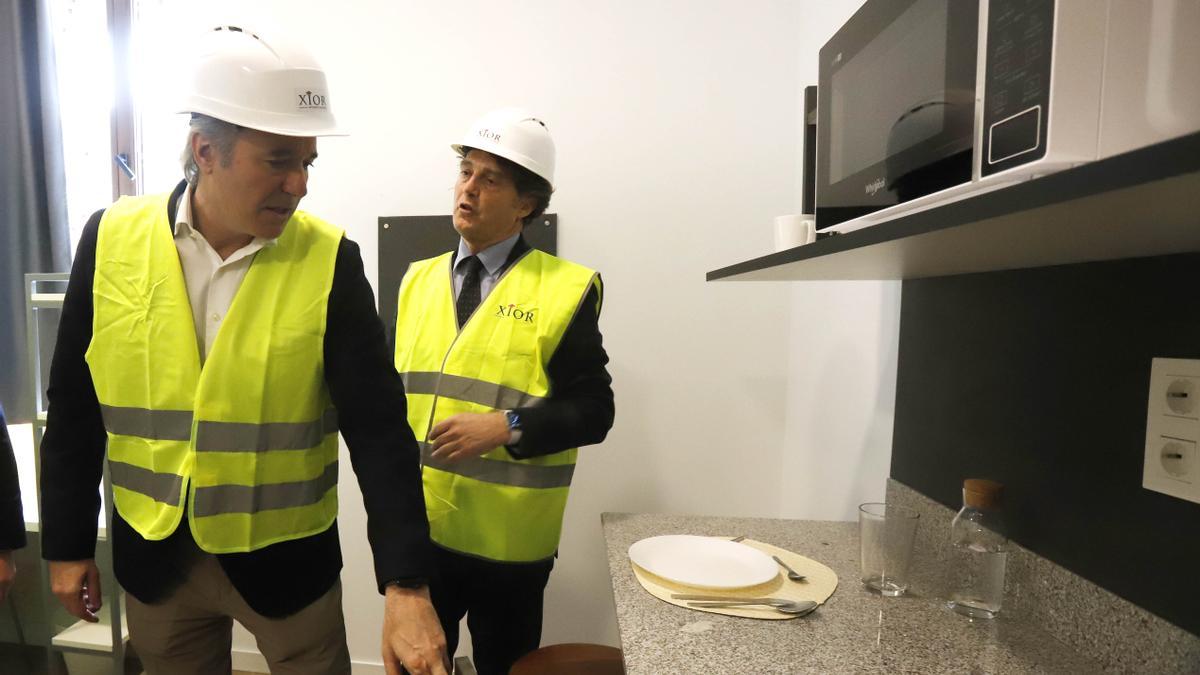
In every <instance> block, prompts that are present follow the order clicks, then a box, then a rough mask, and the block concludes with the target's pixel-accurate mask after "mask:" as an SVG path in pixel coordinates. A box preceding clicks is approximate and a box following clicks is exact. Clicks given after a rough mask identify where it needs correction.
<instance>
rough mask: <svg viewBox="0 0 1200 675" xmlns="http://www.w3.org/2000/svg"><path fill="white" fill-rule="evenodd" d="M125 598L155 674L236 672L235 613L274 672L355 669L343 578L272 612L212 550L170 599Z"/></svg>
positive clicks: (133, 633) (133, 635) (145, 661)
mask: <svg viewBox="0 0 1200 675" xmlns="http://www.w3.org/2000/svg"><path fill="white" fill-rule="evenodd" d="M126 599H127V605H126V607H127V609H126V611H127V612H128V615H129V639H130V641H132V642H133V647H134V649H136V650H137V654H138V656H139V657H141V659H142V665H143V666H145V668H146V673H148V675H193V674H194V675H218V674H220V673H229V672H230V671H231V670H232V661H231V656H230V652H231V650H232V646H233V645H232V643H233V621H234V620H235V619H236V620H237V622H238V623H240V624H242V625H243V626H245V627H246V630H248V631H250V633H252V634H253V635H254V638H255V640H256V641H257V642H258V649H259V651H260V652H262V655H263V656H264V657H266V660H267V664H268V665H269V666H270V668H271V673H272V674H273V675H292V674H295V675H310V674H314V675H315V674H316V673H320V674H321V675H326V674H327V673H341V674H345V675H349V673H350V652H349V649H348V648H347V647H346V625H345V621H344V620H343V617H342V584H341V582H340V581H339V582H337V583H335V584H334V585H333V588H331V589H329V592H328V593H326V594H325V595H323V596H321V597H320V598H317V600H316V601H314V602H313V603H312V604H311V605H309V606H308V607H305V608H304V609H302V610H300V611H299V612H297V613H295V614H293V615H291V616H288V617H284V618H282V619H270V618H267V617H265V616H262V615H261V614H258V613H257V612H255V611H254V610H252V609H250V606H249V605H247V604H246V601H245V600H243V599H242V596H241V594H239V593H238V592H237V590H236V589H235V588H234V587H233V584H231V583H229V578H228V577H227V576H225V571H224V570H222V569H221V564H220V563H219V562H217V559H216V558H215V557H213V556H211V555H207V554H205V555H202V556H201V558H200V560H198V561H197V562H196V564H195V566H194V567H192V570H191V572H190V573H189V575H188V579H187V581H185V582H184V583H183V585H182V586H180V587H179V588H178V589H176V590H175V592H174V593H172V594H171V597H169V598H167V599H166V600H164V601H162V602H159V603H155V604H152V605H148V604H145V603H142V602H138V600H137V599H136V598H134V597H133V596H132V595H127V596H126Z"/></svg>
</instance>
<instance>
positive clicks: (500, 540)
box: [395, 109, 614, 675]
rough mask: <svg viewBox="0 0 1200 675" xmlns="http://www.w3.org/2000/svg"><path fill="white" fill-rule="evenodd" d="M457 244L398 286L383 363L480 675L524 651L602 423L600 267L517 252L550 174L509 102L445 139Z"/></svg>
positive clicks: (452, 618)
mask: <svg viewBox="0 0 1200 675" xmlns="http://www.w3.org/2000/svg"><path fill="white" fill-rule="evenodd" d="M451 147H452V148H453V149H454V151H455V152H456V153H457V154H458V156H459V167H458V168H459V171H458V180H457V182H456V183H455V187H454V213H453V222H454V228H455V229H456V230H457V231H458V233H459V235H460V237H461V238H460V241H459V245H458V249H457V250H456V251H450V252H447V253H446V254H444V255H441V256H439V257H436V258H432V259H429V260H423V261H419V262H416V263H413V264H412V265H411V266H410V267H409V269H408V271H407V272H406V273H405V275H404V280H403V281H402V282H401V285H400V296H399V303H398V310H397V314H398V315H397V321H396V361H395V363H396V370H397V371H399V372H400V374H401V377H403V378H404V382H405V393H406V395H407V397H408V421H409V424H410V425H411V426H412V428H413V431H414V432H415V433H416V435H417V438H418V439H420V440H421V448H422V462H423V470H422V476H423V479H424V484H425V506H426V509H427V511H428V515H429V525H430V536H431V539H432V540H433V543H434V545H435V558H436V560H437V572H436V574H435V577H434V579H433V582H432V584H431V590H432V594H433V604H434V606H435V607H436V608H437V611H438V616H439V618H440V619H441V621H442V628H443V630H445V632H446V637H447V642H448V643H449V649H450V651H451V652H452V653H453V651H454V649H455V646H456V644H457V642H458V623H459V621H460V620H461V619H462V618H463V616H464V615H465V616H466V617H467V625H468V627H469V628H470V631H471V644H472V646H473V650H474V654H473V655H474V662H475V666H476V667H477V668H478V670H479V672H480V673H484V674H485V675H486V674H489V673H507V672H508V669H509V667H510V666H511V665H512V664H513V662H514V661H516V660H517V659H518V658H520V657H521V656H522V655H523V654H525V653H528V652H530V651H532V650H534V649H536V648H537V647H538V644H539V643H540V640H541V632H542V597H543V592H544V589H545V587H546V582H547V580H548V578H549V576H550V570H551V568H552V567H553V565H554V558H555V556H556V555H557V551H558V542H559V534H560V532H561V529H562V517H563V510H564V509H565V507H566V503H567V492H568V489H569V487H570V484H571V476H572V474H573V472H574V470H575V459H576V455H577V452H578V451H577V448H578V447H580V446H583V445H589V444H593V443H599V442H600V441H602V440H604V437H605V435H606V434H607V433H608V430H609V428H610V427H612V422H613V410H614V408H613V393H612V387H611V384H612V378H611V377H609V374H608V371H607V369H606V365H607V363H608V356H607V354H606V353H605V351H604V346H603V342H602V338H601V335H600V329H599V325H598V318H599V315H600V306H601V301H602V298H603V286H602V284H601V282H600V275H599V274H597V273H596V272H594V271H592V270H590V269H587V268H586V267H583V266H581V265H577V264H575V263H572V262H568V261H566V260H563V259H561V258H557V257H555V256H552V255H549V254H547V253H543V252H542V251H538V250H534V249H531V248H530V246H529V244H527V243H526V242H525V240H524V238H523V237H522V235H521V233H522V229H523V228H524V227H525V226H526V225H528V224H529V223H531V222H535V221H538V219H539V216H541V215H542V213H543V212H544V211H545V209H546V207H547V205H548V204H549V202H550V195H551V192H552V190H553V184H554V160H555V156H554V155H555V153H554V141H553V140H552V139H551V137H550V132H549V130H548V129H547V128H546V125H545V123H543V122H542V121H541V120H540V119H538V118H536V117H534V116H532V115H530V114H528V113H526V112H524V111H521V110H517V109H503V110H498V111H495V112H492V113H489V114H488V115H485V116H484V117H483V118H482V119H480V120H479V121H478V122H476V124H475V125H474V127H472V129H471V130H470V131H469V132H468V133H467V135H466V137H465V138H464V139H463V141H462V142H461V143H459V144H456V145H453V146H451Z"/></svg>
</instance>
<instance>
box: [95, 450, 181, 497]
mask: <svg viewBox="0 0 1200 675" xmlns="http://www.w3.org/2000/svg"><path fill="white" fill-rule="evenodd" d="M108 475H109V476H110V477H111V478H112V484H113V485H114V486H115V487H120V488H125V489H126V490H129V491H131V492H136V493H138V494H140V495H145V496H147V497H149V498H150V499H153V500H154V501H156V502H162V503H164V504H169V505H171V506H179V503H180V502H179V495H180V492H181V491H182V489H183V477H182V476H177V475H175V474H173V473H155V472H153V471H151V470H149V469H143V468H142V467H140V466H134V465H132V464H126V463H125V462H117V461H113V460H111V459H110V460H108Z"/></svg>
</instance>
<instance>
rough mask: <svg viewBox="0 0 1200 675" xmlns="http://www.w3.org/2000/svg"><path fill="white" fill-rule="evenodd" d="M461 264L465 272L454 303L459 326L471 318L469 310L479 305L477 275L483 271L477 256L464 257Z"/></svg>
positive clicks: (473, 309) (471, 310)
mask: <svg viewBox="0 0 1200 675" xmlns="http://www.w3.org/2000/svg"><path fill="white" fill-rule="evenodd" d="M462 264H463V265H465V266H466V268H467V273H466V276H464V277H463V285H462V290H461V291H459V292H458V303H457V305H456V309H457V311H458V327H459V328H462V327H463V326H465V325H467V319H469V318H471V312H474V311H475V308H476V307H478V306H479V276H480V273H481V272H483V263H481V262H479V258H478V257H477V256H470V257H469V258H464V259H463V261H462Z"/></svg>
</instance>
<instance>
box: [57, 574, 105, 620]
mask: <svg viewBox="0 0 1200 675" xmlns="http://www.w3.org/2000/svg"><path fill="white" fill-rule="evenodd" d="M50 590H51V592H53V593H54V595H55V596H56V597H57V598H58V601H59V602H60V603H62V606H63V607H66V608H67V611H68V612H70V613H71V616H76V617H79V618H80V619H83V620H84V621H91V622H92V623H95V622H96V621H99V619H98V618H97V617H96V612H99V611H100V607H101V602H100V568H98V567H96V561H95V560H91V559H89V560H51V561H50Z"/></svg>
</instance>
